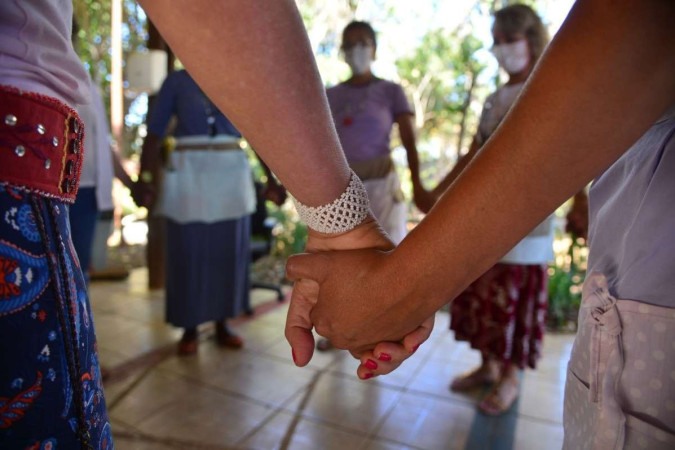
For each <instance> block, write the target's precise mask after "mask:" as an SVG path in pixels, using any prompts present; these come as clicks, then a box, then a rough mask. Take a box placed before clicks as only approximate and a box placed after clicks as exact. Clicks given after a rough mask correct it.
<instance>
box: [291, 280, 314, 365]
mask: <svg viewBox="0 0 675 450" xmlns="http://www.w3.org/2000/svg"><path fill="white" fill-rule="evenodd" d="M318 294H319V285H318V284H317V283H316V282H314V281H312V280H300V281H297V282H296V283H295V284H294V285H293V292H292V293H291V302H290V305H289V307H288V315H287V316H286V330H285V334H286V340H287V341H288V343H289V344H290V346H291V353H292V356H293V362H294V363H295V365H297V366H298V367H303V366H305V365H307V363H308V362H309V361H310V360H311V359H312V355H313V354H314V335H313V334H312V327H313V325H312V321H311V319H310V315H309V314H310V312H311V310H312V308H313V307H314V305H315V304H316V301H317V297H318Z"/></svg>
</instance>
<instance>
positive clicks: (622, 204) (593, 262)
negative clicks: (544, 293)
mask: <svg viewBox="0 0 675 450" xmlns="http://www.w3.org/2000/svg"><path fill="white" fill-rule="evenodd" d="M589 208H590V224H591V225H590V228H589V236H588V237H589V243H590V255H589V263H588V266H589V267H588V273H589V274H590V273H591V272H594V271H595V272H601V273H602V274H604V275H605V276H606V277H607V281H608V283H609V288H610V292H611V293H612V295H614V296H616V297H617V298H620V299H627V300H637V301H642V302H645V303H650V304H653V305H658V306H666V307H674V306H675V105H673V106H672V107H671V108H670V110H669V111H668V112H667V113H666V114H665V115H664V116H663V117H662V118H661V119H660V120H659V121H657V122H656V124H654V126H652V128H651V129H650V130H649V131H647V133H645V134H644V136H642V137H641V138H640V139H639V140H638V141H637V142H636V143H635V144H634V145H633V146H632V147H631V148H630V149H629V150H628V151H627V152H626V153H625V154H624V155H623V156H622V157H621V158H619V160H618V161H616V162H615V163H614V164H613V165H612V166H611V167H610V168H609V169H607V170H606V171H605V172H604V173H603V174H602V175H600V176H599V177H598V178H597V179H596V180H595V181H594V182H593V185H592V186H591V190H590V195H589Z"/></svg>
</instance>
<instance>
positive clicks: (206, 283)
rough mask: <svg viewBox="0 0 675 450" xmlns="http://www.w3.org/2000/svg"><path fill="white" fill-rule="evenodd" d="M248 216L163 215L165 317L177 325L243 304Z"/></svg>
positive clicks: (217, 316)
mask: <svg viewBox="0 0 675 450" xmlns="http://www.w3.org/2000/svg"><path fill="white" fill-rule="evenodd" d="M250 236H251V224H250V216H244V217H242V218H240V219H232V220H225V221H221V222H215V223H211V224H206V223H190V224H181V223H178V222H175V221H173V220H170V219H168V220H167V240H168V242H167V255H166V257H167V277H166V319H167V322H169V323H171V324H173V325H175V326H177V327H181V328H194V327H196V326H197V325H199V324H201V323H204V322H209V321H222V320H225V319H227V318H231V317H235V316H237V315H239V314H241V312H243V309H244V308H245V307H246V306H247V305H248V304H249V290H250V281H249V263H250V258H251V254H250V239H251V238H250Z"/></svg>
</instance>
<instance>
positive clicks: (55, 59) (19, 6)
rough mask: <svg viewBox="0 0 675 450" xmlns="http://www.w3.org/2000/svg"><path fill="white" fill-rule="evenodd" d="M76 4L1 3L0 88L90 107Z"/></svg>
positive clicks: (48, 0) (42, 0)
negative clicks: (77, 42) (76, 45)
mask: <svg viewBox="0 0 675 450" xmlns="http://www.w3.org/2000/svg"><path fill="white" fill-rule="evenodd" d="M72 15H73V5H72V2H71V0H2V1H0V84H4V85H10V86H14V87H17V88H19V89H22V90H25V91H32V92H38V93H40V94H45V95H49V96H52V97H56V98H58V99H59V100H61V101H63V102H65V103H67V104H69V105H70V106H72V107H76V106H77V105H82V104H86V103H89V82H88V80H89V79H88V77H87V73H86V71H85V69H84V67H83V65H82V63H81V62H80V59H79V58H78V56H77V54H76V53H75V50H74V49H73V46H72V43H71V40H70V34H71V28H72Z"/></svg>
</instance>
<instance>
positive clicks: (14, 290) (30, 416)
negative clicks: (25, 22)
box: [0, 86, 113, 450]
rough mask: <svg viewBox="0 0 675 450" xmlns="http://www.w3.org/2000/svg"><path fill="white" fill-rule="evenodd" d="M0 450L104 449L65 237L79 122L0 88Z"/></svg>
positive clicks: (105, 437)
mask: <svg viewBox="0 0 675 450" xmlns="http://www.w3.org/2000/svg"><path fill="white" fill-rule="evenodd" d="M0 117H2V118H3V126H2V127H0V448H2V449H3V450H4V449H49V448H63V449H84V448H86V449H90V448H94V449H111V448H113V442H112V438H111V431H110V423H109V421H108V415H107V413H106V407H105V400H104V397H103V388H102V386H101V374H100V370H99V363H98V356H97V353H96V337H95V334H94V323H93V321H92V316H91V309H90V306H89V298H88V296H87V291H86V288H85V283H84V278H83V276H82V270H81V267H80V263H79V260H78V258H77V255H76V253H75V250H74V248H73V244H72V241H71V237H70V227H69V223H68V222H69V219H68V215H69V211H68V206H67V204H66V202H67V201H72V200H73V199H74V196H75V193H76V192H77V184H78V177H79V171H80V169H81V165H82V146H81V144H82V138H83V135H82V130H83V124H82V122H81V120H80V119H79V118H78V116H77V113H76V112H75V111H74V110H72V109H71V108H69V107H68V106H67V105H64V104H63V103H61V102H60V101H59V100H57V99H54V98H51V97H47V96H44V95H40V94H34V93H28V92H22V91H19V90H17V89H14V88H11V87H7V86H0Z"/></svg>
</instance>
